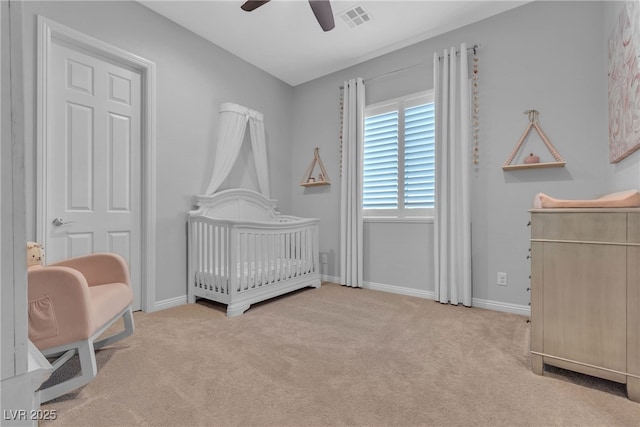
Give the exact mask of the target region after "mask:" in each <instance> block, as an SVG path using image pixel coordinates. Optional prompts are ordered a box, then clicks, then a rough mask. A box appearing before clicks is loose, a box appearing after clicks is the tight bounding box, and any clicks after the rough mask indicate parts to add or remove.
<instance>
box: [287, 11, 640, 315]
mask: <svg viewBox="0 0 640 427" xmlns="http://www.w3.org/2000/svg"><path fill="white" fill-rule="evenodd" d="M619 6H620V5H619V4H615V3H614V4H611V5H609V4H607V5H606V9H615V8H616V7H619ZM603 9H605V5H604V4H603V3H602V2H539V1H537V2H533V3H529V4H527V5H524V6H522V7H519V8H516V9H513V10H511V11H508V12H505V13H503V14H501V15H498V16H495V17H492V18H488V19H486V20H483V21H480V22H478V23H475V24H472V25H469V26H466V27H463V28H460V29H457V30H455V31H451V32H449V33H447V34H444V35H441V36H439V37H435V38H432V39H429V40H426V41H424V42H421V43H417V44H415V45H412V46H409V47H407V48H404V49H401V50H398V51H395V52H392V53H389V54H387V55H384V56H382V57H379V58H376V59H374V60H371V61H368V62H366V63H363V64H359V65H357V66H354V67H351V68H349V69H346V70H343V71H340V72H337V73H334V74H331V75H329V76H326V77H323V78H320V79H317V80H315V81H312V82H310V83H307V84H304V85H300V86H297V87H295V88H294V98H293V102H294V109H293V111H294V120H293V123H294V124H293V126H294V128H293V141H294V145H293V147H292V153H293V158H292V160H293V167H294V170H293V173H294V175H296V174H299V175H302V173H303V172H304V168H305V166H306V164H307V163H308V161H309V159H310V157H311V155H312V150H313V147H316V146H317V147H319V148H320V154H321V156H322V158H323V160H324V164H325V166H326V168H327V170H328V173H329V175H330V177H331V179H332V185H331V186H330V187H324V188H322V189H316V188H311V189H304V188H302V187H297V186H294V188H293V191H292V200H293V208H294V211H295V213H296V214H298V215H308V216H316V217H319V218H320V219H321V220H322V222H321V227H322V230H323V233H322V237H321V240H320V250H321V252H327V253H329V265H328V266H327V267H326V268H325V270H324V271H323V274H325V275H327V276H338V275H339V265H338V262H339V261H338V259H339V256H338V253H337V252H338V250H339V232H340V230H339V228H340V227H339V200H340V177H339V143H338V133H339V126H340V120H339V115H338V104H339V90H338V88H339V86H340V85H341V84H342V82H343V81H344V80H346V79H349V78H353V77H358V76H360V77H363V78H364V79H365V82H366V81H367V79H369V78H371V77H375V76H378V75H382V74H385V73H388V72H390V71H393V70H397V69H402V68H405V67H409V66H412V65H414V64H418V63H423V65H422V66H419V67H414V68H411V69H410V70H408V71H405V72H402V73H398V74H395V75H393V76H392V77H387V78H380V79H375V80H370V83H368V84H366V87H367V103H375V102H377V101H380V100H383V99H388V98H392V97H397V96H401V95H404V94H408V93H413V92H416V91H419V90H424V89H429V88H432V87H433V82H432V78H433V77H432V57H433V52H434V51H438V52H441V51H442V50H443V49H445V48H447V47H449V46H459V44H460V43H461V42H463V41H464V42H467V43H468V44H474V43H479V44H481V46H482V47H481V48H480V50H479V58H480V59H479V61H480V62H479V64H480V71H479V75H480V77H479V82H480V129H481V130H480V164H479V166H478V168H477V169H476V170H474V173H473V174H472V227H473V233H472V239H473V243H472V245H473V248H472V251H473V296H474V298H476V299H480V300H488V301H495V302H499V303H504V304H507V305H509V304H515V305H518V306H527V304H528V303H529V294H528V292H527V291H526V288H527V287H528V284H529V280H528V277H529V268H530V265H529V261H528V259H527V258H526V257H527V255H528V248H529V243H528V239H529V228H528V227H527V222H528V220H529V214H528V209H530V208H531V207H532V202H533V198H534V195H535V194H536V193H538V192H544V193H548V194H550V195H552V196H554V197H559V198H593V197H597V196H600V195H602V194H604V193H607V192H610V191H614V190H618V189H623V188H637V187H638V181H639V174H638V163H639V158H638V155H637V154H636V155H633V156H630V157H629V158H627V159H626V160H624V161H623V162H622V163H621V164H619V165H617V166H612V165H609V164H608V146H607V139H608V130H607V129H608V128H607V126H608V121H607V74H606V68H607V57H606V38H608V32H607V33H606V34H605V31H604V28H603V26H604V20H605V18H603ZM615 14H617V12H615V13H614V11H613V10H610V11H609V12H608V15H609V19H613V18H615ZM609 25H611V26H613V23H611V22H608V23H607V28H608V27H609ZM532 108H534V109H537V110H539V111H540V125H541V127H542V129H543V130H544V131H545V133H546V135H547V136H548V137H549V139H550V140H551V142H552V143H553V144H554V145H555V147H556V148H557V149H558V151H559V152H560V153H561V154H562V156H563V157H564V159H565V160H566V162H567V165H566V166H565V167H564V168H556V169H532V170H520V171H510V172H506V171H503V170H502V168H501V166H502V164H503V163H504V161H505V160H506V159H507V157H508V155H509V153H510V152H511V150H512V149H513V148H514V146H515V145H516V143H517V142H518V139H519V138H520V136H521V135H522V132H523V131H524V129H525V126H526V125H527V123H528V119H527V117H526V116H525V115H524V114H523V112H524V111H525V110H528V109H532ZM524 150H525V151H529V150H530V151H534V152H536V154H539V155H540V156H541V157H542V161H551V160H552V158H551V156H550V154H548V152H547V151H546V149H545V148H544V146H543V144H542V142H541V141H540V140H539V138H537V137H536V136H535V135H534V137H532V138H530V139H529V141H528V142H527V144H526V145H525V147H524ZM525 155H526V153H525ZM432 236H433V225H432V224H430V223H422V224H412V223H410V224H405V223H403V224H392V223H368V224H366V226H365V247H366V248H367V249H366V250H365V273H364V274H365V276H364V279H365V281H368V282H372V283H378V284H387V285H393V286H396V287H402V288H407V289H416V290H418V291H419V292H423V293H426V294H428V293H429V292H432V291H433V279H432V271H433V251H432V249H431V245H432V240H431V238H432ZM498 271H502V272H506V273H507V274H508V286H506V287H504V286H498V285H497V284H496V273H497V272H498Z"/></svg>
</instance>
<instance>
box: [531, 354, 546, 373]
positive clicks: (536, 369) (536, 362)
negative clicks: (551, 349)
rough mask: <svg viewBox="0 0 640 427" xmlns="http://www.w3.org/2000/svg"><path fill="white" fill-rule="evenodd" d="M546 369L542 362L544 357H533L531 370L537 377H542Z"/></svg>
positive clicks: (534, 355) (537, 355)
mask: <svg viewBox="0 0 640 427" xmlns="http://www.w3.org/2000/svg"><path fill="white" fill-rule="evenodd" d="M543 368H544V363H543V362H542V356H540V355H539V354H532V355H531V370H532V371H533V373H534V374H536V375H542V370H543Z"/></svg>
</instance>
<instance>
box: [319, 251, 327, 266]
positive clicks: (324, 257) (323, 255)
mask: <svg viewBox="0 0 640 427" xmlns="http://www.w3.org/2000/svg"><path fill="white" fill-rule="evenodd" d="M328 263H329V259H328V257H327V253H326V252H323V253H321V254H320V264H328Z"/></svg>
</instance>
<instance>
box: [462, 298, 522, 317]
mask: <svg viewBox="0 0 640 427" xmlns="http://www.w3.org/2000/svg"><path fill="white" fill-rule="evenodd" d="M472 305H473V306H474V307H478V308H486V309H488V310H494V311H502V312H505V313H512V314H519V315H521V316H527V317H529V316H530V315H531V307H529V306H528V305H520V304H511V303H508V302H498V301H490V300H486V299H479V298H474V299H473V301H472Z"/></svg>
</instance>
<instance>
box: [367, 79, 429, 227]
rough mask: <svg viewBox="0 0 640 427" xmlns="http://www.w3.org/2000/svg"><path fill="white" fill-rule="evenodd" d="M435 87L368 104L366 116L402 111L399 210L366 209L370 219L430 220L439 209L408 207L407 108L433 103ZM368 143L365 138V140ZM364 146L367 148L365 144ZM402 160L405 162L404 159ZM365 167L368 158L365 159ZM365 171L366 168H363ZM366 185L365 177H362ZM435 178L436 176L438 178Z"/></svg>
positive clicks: (399, 156) (385, 220) (400, 112)
mask: <svg viewBox="0 0 640 427" xmlns="http://www.w3.org/2000/svg"><path fill="white" fill-rule="evenodd" d="M434 95H435V94H434V90H433V89H430V90H425V91H420V92H417V93H413V94H409V95H405V96H401V97H398V98H394V99H390V100H385V101H381V102H377V103H374V104H371V105H367V106H366V107H365V113H364V118H365V120H366V119H367V117H372V116H377V115H380V114H385V113H390V112H394V111H397V113H398V208H396V209H365V208H364V207H363V209H362V216H363V218H364V220H365V221H367V219H368V220H369V221H368V222H379V221H381V220H382V221H384V222H387V221H389V222H393V221H397V222H402V221H408V222H422V221H426V222H430V221H431V220H433V217H434V215H435V208H405V207H404V191H405V176H404V168H405V164H404V163H405V147H404V145H405V140H404V137H405V129H404V127H405V126H404V124H405V110H406V109H408V108H412V107H416V106H419V105H424V104H429V103H433V102H434V99H435V96H434ZM363 144H364V141H363ZM363 149H364V147H363ZM400 159H402V161H400ZM363 166H364V159H363ZM363 170H364V168H363ZM362 180H363V185H364V176H363V177H362ZM434 181H435V178H434Z"/></svg>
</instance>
